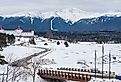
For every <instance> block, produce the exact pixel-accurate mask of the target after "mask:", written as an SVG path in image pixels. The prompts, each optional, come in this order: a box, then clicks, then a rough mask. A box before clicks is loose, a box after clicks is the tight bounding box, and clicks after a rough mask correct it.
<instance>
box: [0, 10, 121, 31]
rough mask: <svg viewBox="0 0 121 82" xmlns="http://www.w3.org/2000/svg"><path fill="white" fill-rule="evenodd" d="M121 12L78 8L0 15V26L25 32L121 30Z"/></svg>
mask: <svg viewBox="0 0 121 82" xmlns="http://www.w3.org/2000/svg"><path fill="white" fill-rule="evenodd" d="M120 24H121V12H112V11H111V12H106V13H95V12H86V11H83V10H80V9H77V8H70V9H63V10H58V11H53V12H44V13H42V12H40V11H37V10H34V11H22V12H20V13H15V14H2V15H0V25H1V26H3V27H4V28H5V29H14V28H16V27H17V26H21V27H22V28H23V29H24V30H31V29H34V30H35V31H50V30H52V29H53V30H54V29H56V30H57V31H62V32H63V31H67V32H68V31H85V30H86V31H99V30H114V31H117V30H118V31H119V30H120V29H121V25H120Z"/></svg>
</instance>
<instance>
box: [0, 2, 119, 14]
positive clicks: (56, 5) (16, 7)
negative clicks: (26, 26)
mask: <svg viewBox="0 0 121 82" xmlns="http://www.w3.org/2000/svg"><path fill="white" fill-rule="evenodd" d="M64 8H80V9H82V10H85V11H92V12H95V11H96V12H105V11H121V0H0V12H2V11H6V12H7V11H12V10H13V11H21V10H35V9H37V10H40V11H53V10H58V9H64Z"/></svg>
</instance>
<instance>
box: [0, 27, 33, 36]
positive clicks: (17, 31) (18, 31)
mask: <svg viewBox="0 0 121 82" xmlns="http://www.w3.org/2000/svg"><path fill="white" fill-rule="evenodd" d="M0 33H6V34H10V35H12V34H13V35H14V36H15V37H34V31H31V32H24V31H23V30H22V29H21V28H20V27H18V28H17V29H15V30H4V29H3V28H0Z"/></svg>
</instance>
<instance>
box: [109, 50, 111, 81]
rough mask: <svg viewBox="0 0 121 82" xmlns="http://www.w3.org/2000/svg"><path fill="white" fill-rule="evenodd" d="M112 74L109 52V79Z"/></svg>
mask: <svg viewBox="0 0 121 82" xmlns="http://www.w3.org/2000/svg"><path fill="white" fill-rule="evenodd" d="M110 74H111V52H109V79H110Z"/></svg>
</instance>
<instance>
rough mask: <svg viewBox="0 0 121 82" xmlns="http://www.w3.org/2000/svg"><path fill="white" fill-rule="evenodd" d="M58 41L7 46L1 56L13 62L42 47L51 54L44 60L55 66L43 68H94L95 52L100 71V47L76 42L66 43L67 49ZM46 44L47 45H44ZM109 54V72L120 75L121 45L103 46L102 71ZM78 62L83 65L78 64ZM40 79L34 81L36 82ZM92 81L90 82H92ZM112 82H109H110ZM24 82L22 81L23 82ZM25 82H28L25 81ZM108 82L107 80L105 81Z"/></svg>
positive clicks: (45, 40)
mask: <svg viewBox="0 0 121 82" xmlns="http://www.w3.org/2000/svg"><path fill="white" fill-rule="evenodd" d="M57 41H58V40H51V41H48V40H47V39H44V38H39V39H37V40H36V45H34V46H33V45H29V46H26V47H25V46H9V47H6V48H4V50H3V51H2V52H0V53H1V54H3V55H5V57H6V58H7V57H12V58H13V59H14V60H15V59H16V60H17V59H21V58H24V57H27V56H29V55H31V54H33V53H35V52H38V51H41V50H40V49H37V48H33V47H43V48H49V49H51V52H50V53H49V54H47V55H46V56H44V57H43V58H45V59H50V60H54V61H55V62H56V64H51V65H43V66H42V67H45V68H53V69H55V68H57V67H71V68H94V56H95V50H96V52H97V68H98V69H99V70H101V62H102V61H101V60H102V59H101V58H102V45H103V44H96V43H95V42H78V43H68V44H69V47H65V45H64V42H65V41H63V40H59V42H60V45H57ZM45 43H47V44H48V45H44V44H45ZM109 52H110V53H111V62H112V63H111V71H113V72H116V74H121V71H120V68H121V44H104V55H105V56H104V59H105V65H104V70H106V71H108V70H109V69H108V55H109ZM78 62H81V63H84V64H78ZM39 79H40V78H37V79H36V82H38V81H39ZM93 81H94V80H92V82H93ZM98 81H99V82H100V81H101V82H104V80H99V79H98V80H96V81H95V82H98ZM111 81H112V80H110V82H111ZM23 82H24V81H23ZM26 82H30V80H29V81H26ZM105 82H109V80H105ZM114 82H120V81H119V80H114Z"/></svg>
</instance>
